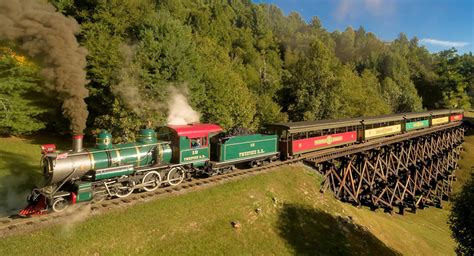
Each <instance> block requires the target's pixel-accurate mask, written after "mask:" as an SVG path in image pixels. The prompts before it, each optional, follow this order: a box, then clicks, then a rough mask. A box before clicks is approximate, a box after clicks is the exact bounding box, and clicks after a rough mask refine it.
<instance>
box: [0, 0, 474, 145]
mask: <svg viewBox="0 0 474 256" xmlns="http://www.w3.org/2000/svg"><path fill="white" fill-rule="evenodd" d="M49 2H50V3H51V4H52V5H53V6H54V7H55V8H56V9H57V11H59V12H60V13H62V14H64V15H65V16H68V17H72V18H74V19H75V20H76V21H77V23H78V24H79V25H80V30H79V31H78V32H77V33H76V38H77V41H78V42H79V44H80V46H82V47H84V48H85V49H87V57H86V63H85V67H84V68H85V72H86V78H87V84H86V85H85V86H86V88H87V90H88V94H87V97H85V103H86V105H87V111H88V116H86V117H84V118H86V122H87V128H86V129H85V133H86V134H90V133H91V132H93V131H94V130H95V129H108V130H109V131H111V132H112V133H113V134H114V138H116V140H117V141H120V140H122V141H123V140H130V139H133V138H134V134H135V133H136V131H137V130H138V129H139V128H140V127H141V126H143V125H144V124H146V123H147V122H148V121H151V122H152V123H153V125H154V126H160V125H164V124H166V117H167V115H168V107H167V102H168V101H169V95H170V93H172V91H173V90H178V91H180V92H181V93H182V94H184V95H186V97H187V100H188V101H189V103H190V105H191V106H192V107H193V108H194V109H195V110H196V111H198V112H199V113H200V121H201V122H211V123H217V124H219V125H221V126H222V127H224V128H226V129H229V128H232V127H236V126H243V127H248V128H250V129H253V130H257V129H259V127H261V126H262V125H264V124H265V123H269V122H278V121H301V120H318V119H331V118H345V117H357V116H373V115H382V114H389V113H400V112H410V111H422V110H431V109H440V108H463V109H470V108H471V106H474V57H473V55H472V53H468V54H463V55H460V54H458V53H457V51H456V50H455V49H450V50H446V51H442V52H438V53H430V52H429V51H428V50H427V49H426V48H425V47H423V46H421V45H420V44H419V42H418V39H417V38H416V37H415V38H411V39H410V38H407V36H406V35H405V34H403V33H400V34H399V36H398V38H396V39H395V40H393V41H390V42H387V41H383V40H381V39H379V38H378V37H377V36H376V35H375V34H373V33H371V32H368V31H366V30H365V29H364V28H363V27H359V28H351V27H348V28H347V29H345V30H344V31H333V32H330V31H328V30H326V29H325V28H324V24H321V22H320V21H319V19H318V18H317V17H313V18H312V19H311V20H310V21H309V22H308V21H305V20H304V19H303V18H302V17H301V16H300V15H299V14H298V13H296V12H292V13H290V14H288V15H285V14H284V13H283V12H282V10H281V9H279V8H278V7H277V6H274V5H268V4H255V3H252V1H250V0H228V1H212V0H192V1H190V0H156V1H152V0H142V1H121V0H108V1H99V0H81V1H79V0H50V1H49ZM39 58H41V56H35V57H29V56H28V55H27V54H25V53H23V52H22V48H21V47H18V42H15V41H12V40H3V41H0V134H3V135H24V134H30V133H34V132H37V131H41V130H46V131H49V132H57V133H62V134H66V133H69V132H70V121H69V120H68V118H67V116H68V113H65V112H64V110H63V109H62V105H63V104H64V102H63V101H62V98H61V97H60V96H61V92H58V91H55V92H51V90H48V88H49V87H50V86H49V85H48V83H49V82H48V81H47V79H45V78H44V76H43V75H42V74H43V72H40V69H41V65H42V62H41V61H40V60H39ZM170 88H174V89H170Z"/></svg>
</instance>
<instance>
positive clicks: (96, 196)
mask: <svg viewBox="0 0 474 256" xmlns="http://www.w3.org/2000/svg"><path fill="white" fill-rule="evenodd" d="M105 198H107V192H106V191H99V192H97V193H95V194H94V196H93V197H92V202H94V203H100V202H102V201H104V200H105Z"/></svg>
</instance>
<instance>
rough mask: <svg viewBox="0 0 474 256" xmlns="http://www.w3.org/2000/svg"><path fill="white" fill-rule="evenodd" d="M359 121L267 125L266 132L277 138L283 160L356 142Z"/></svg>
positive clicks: (341, 120)
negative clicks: (275, 135) (273, 134)
mask: <svg viewBox="0 0 474 256" xmlns="http://www.w3.org/2000/svg"><path fill="white" fill-rule="evenodd" d="M361 127H362V125H361V119H358V118H351V119H339V120H320V121H303V122H293V123H276V124H269V125H267V127H266V128H267V131H269V132H271V133H275V134H277V135H278V137H279V148H280V152H281V155H282V156H283V158H284V159H288V158H292V157H294V156H297V155H300V154H303V153H307V152H311V151H316V150H320V149H324V148H330V147H337V146H341V145H346V144H352V143H355V142H357V138H358V136H359V135H358V134H359V133H358V131H359V130H360V129H361Z"/></svg>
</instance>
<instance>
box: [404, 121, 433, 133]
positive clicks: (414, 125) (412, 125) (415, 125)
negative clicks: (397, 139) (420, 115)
mask: <svg viewBox="0 0 474 256" xmlns="http://www.w3.org/2000/svg"><path fill="white" fill-rule="evenodd" d="M429 126H430V121H429V120H421V121H415V122H407V123H406V125H405V130H406V131H411V130H416V129H422V128H426V127H429Z"/></svg>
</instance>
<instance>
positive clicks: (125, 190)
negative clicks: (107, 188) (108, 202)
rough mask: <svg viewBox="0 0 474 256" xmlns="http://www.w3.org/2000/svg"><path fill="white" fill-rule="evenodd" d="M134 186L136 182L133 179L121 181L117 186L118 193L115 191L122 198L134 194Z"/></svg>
mask: <svg viewBox="0 0 474 256" xmlns="http://www.w3.org/2000/svg"><path fill="white" fill-rule="evenodd" d="M134 186H135V184H133V182H131V181H122V182H120V186H119V187H117V193H115V195H116V196H117V197H120V198H123V197H127V196H129V195H130V194H132V192H133V187H134Z"/></svg>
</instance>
